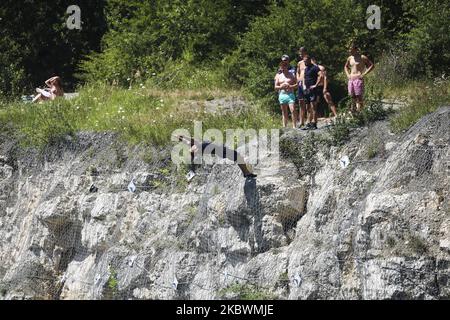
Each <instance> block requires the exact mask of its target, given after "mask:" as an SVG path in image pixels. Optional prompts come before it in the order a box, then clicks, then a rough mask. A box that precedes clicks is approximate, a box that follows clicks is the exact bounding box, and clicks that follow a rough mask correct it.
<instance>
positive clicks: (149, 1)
mask: <svg viewBox="0 0 450 320" xmlns="http://www.w3.org/2000/svg"><path fill="white" fill-rule="evenodd" d="M71 4H72V3H71V1H68V0H55V1H52V2H47V1H38V0H25V1H22V2H17V1H13V0H3V1H2V2H1V4H0V17H1V20H0V37H1V39H2V40H1V42H0V70H1V74H2V78H1V79H0V92H1V93H2V94H3V95H13V96H17V94H19V93H20V92H22V91H23V90H24V89H30V88H32V87H33V86H37V85H39V84H42V82H43V81H44V80H45V79H47V78H48V77H50V76H52V75H54V74H59V75H61V76H62V77H63V80H65V85H66V86H71V85H73V84H74V83H75V82H76V81H75V79H76V77H78V79H82V80H85V81H89V82H92V81H101V82H107V83H115V84H119V85H123V86H126V87H128V86H129V85H130V84H131V85H132V84H133V83H135V82H139V83H143V82H145V81H148V82H149V84H150V85H153V86H158V87H162V88H164V87H166V88H173V87H186V88H192V89H200V88H199V87H198V85H197V84H196V83H195V82H196V81H195V80H194V81H191V82H194V83H191V84H190V83H188V82H189V81H190V80H192V76H193V75H196V76H197V77H203V76H205V75H206V74H208V73H216V75H214V76H211V75H209V76H208V77H212V81H211V82H212V83H214V86H216V85H219V86H221V85H223V86H229V85H234V86H240V85H244V86H245V87H246V88H248V89H249V90H250V92H252V93H253V94H254V95H255V96H257V97H264V96H270V94H271V93H272V92H273V90H272V80H273V75H274V71H275V70H276V67H277V64H278V61H279V57H280V56H281V55H282V54H283V53H287V54H289V55H290V56H291V57H293V58H295V57H296V52H297V49H298V47H299V46H306V47H307V48H308V49H309V50H310V52H311V53H312V54H313V55H315V56H317V58H319V61H320V62H321V63H322V64H324V65H326V66H327V67H328V68H329V73H330V75H331V76H332V77H334V78H336V79H341V80H343V79H342V78H340V77H341V74H342V68H343V64H344V62H345V58H346V56H347V46H348V43H349V42H350V41H352V40H356V41H357V42H358V43H359V44H360V46H361V48H362V51H363V52H364V53H366V54H367V55H368V56H369V57H371V58H372V59H373V60H374V61H376V62H380V61H381V62H383V64H382V65H381V67H382V68H384V69H382V70H383V71H385V70H388V71H389V72H388V75H389V79H388V80H386V79H385V80H386V81H390V80H391V79H394V78H395V77H396V76H398V77H399V78H400V79H404V77H407V78H416V77H426V76H427V77H431V76H433V75H440V74H442V73H443V72H448V70H449V65H450V53H449V49H450V45H449V43H450V41H449V37H448V34H449V31H450V29H449V28H450V27H449V23H448V21H449V20H450V3H448V2H447V1H438V0H431V1H426V2H423V1H420V0H393V1H383V2H381V3H377V2H376V1H375V2H374V1H371V0H370V1H369V0H362V1H354V0H336V1H331V0H315V1H313V0H303V1H298V0H252V1H250V0H248V1H240V0H217V1H211V0H187V1H186V0H145V1H138V0H130V1H123V0H100V1H88V0H84V1H77V4H78V5H79V6H80V7H81V10H82V21H83V29H82V30H69V29H68V28H67V27H66V25H65V22H66V19H67V16H68V14H67V13H66V8H67V7H68V6H69V5H71ZM372 4H376V5H379V6H380V7H381V10H382V13H381V19H382V22H381V29H380V30H369V29H368V28H367V26H366V19H367V18H368V14H367V12H366V9H367V7H368V6H369V5H372ZM100 39H101V42H100ZM392 58H393V59H392ZM380 59H381V60H380ZM294 60H295V59H294ZM391 60H395V61H391ZM293 63H294V62H293ZM80 70H81V71H82V72H81V74H80V73H79V72H78V71H80ZM194 78H195V76H194ZM385 78H386V77H385ZM337 89H338V88H336V90H337ZM336 90H335V91H336Z"/></svg>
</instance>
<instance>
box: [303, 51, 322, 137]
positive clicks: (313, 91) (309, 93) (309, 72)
mask: <svg viewBox="0 0 450 320" xmlns="http://www.w3.org/2000/svg"><path fill="white" fill-rule="evenodd" d="M303 63H304V64H305V69H304V71H303V78H302V85H303V93H304V97H305V103H306V107H307V109H308V124H307V125H306V126H305V127H304V128H302V130H315V129H317V85H318V84H319V72H320V69H319V67H318V66H316V65H314V64H313V63H312V62H311V57H310V56H309V55H305V56H304V57H303Z"/></svg>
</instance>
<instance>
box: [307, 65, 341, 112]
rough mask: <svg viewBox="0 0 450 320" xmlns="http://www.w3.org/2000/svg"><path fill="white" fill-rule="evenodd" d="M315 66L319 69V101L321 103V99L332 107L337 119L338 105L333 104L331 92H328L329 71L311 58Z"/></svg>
mask: <svg viewBox="0 0 450 320" xmlns="http://www.w3.org/2000/svg"><path fill="white" fill-rule="evenodd" d="M311 61H312V63H313V64H315V65H316V66H318V67H319V69H320V72H319V84H318V85H317V95H318V101H317V103H320V99H321V98H323V99H325V101H326V103H327V104H328V106H329V107H330V110H331V112H332V113H333V116H334V118H336V117H337V111H336V105H335V104H334V102H333V98H332V97H331V94H330V92H329V91H328V77H327V70H326V68H325V67H324V66H323V65H320V64H318V63H317V60H316V59H315V58H311Z"/></svg>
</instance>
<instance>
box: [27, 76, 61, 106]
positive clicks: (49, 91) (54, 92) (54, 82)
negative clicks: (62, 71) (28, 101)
mask: <svg viewBox="0 0 450 320" xmlns="http://www.w3.org/2000/svg"><path fill="white" fill-rule="evenodd" d="M45 84H46V86H47V88H45V89H40V88H36V92H37V93H38V94H37V95H36V96H35V97H34V98H33V102H41V101H46V100H55V99H56V98H57V97H63V96H64V91H63V89H62V84H61V78H60V77H58V76H55V77H51V78H50V79H48V80H46V81H45Z"/></svg>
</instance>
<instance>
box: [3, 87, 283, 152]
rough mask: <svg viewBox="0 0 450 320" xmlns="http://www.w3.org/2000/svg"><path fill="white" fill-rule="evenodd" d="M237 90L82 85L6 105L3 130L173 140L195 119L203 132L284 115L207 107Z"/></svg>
mask: <svg viewBox="0 0 450 320" xmlns="http://www.w3.org/2000/svg"><path fill="white" fill-rule="evenodd" d="M237 95H239V92H237V91H235V90H231V89H230V90H224V89H219V88H217V89H215V88H206V89H205V90H189V89H183V90H169V89H146V88H145V86H144V85H140V86H137V87H134V88H132V89H129V90H127V89H120V88H117V87H112V86H109V85H98V84H97V85H91V86H85V87H84V88H81V89H80V91H79V96H78V97H76V98H74V99H71V100H64V99H58V100H56V101H51V102H45V103H43V104H24V103H19V102H16V103H8V104H3V105H1V104H0V131H1V130H2V128H7V127H9V128H12V130H13V131H15V132H20V133H21V134H22V135H21V136H22V138H23V142H25V144H27V145H45V144H48V143H50V142H52V141H54V140H56V139H58V138H60V137H62V136H65V135H67V134H74V133H76V132H79V131H94V132H104V131H114V132H118V133H120V134H121V136H122V137H123V138H124V139H125V140H126V141H128V142H129V143H131V144H136V143H141V142H144V143H148V144H154V145H166V144H168V143H170V139H171V134H172V132H173V131H174V130H175V129H180V128H185V129H188V130H189V131H190V133H191V134H192V133H193V126H194V120H196V121H202V126H203V131H205V130H207V129H210V128H216V129H219V130H222V131H224V130H226V129H237V128H241V129H248V128H254V129H259V128H267V129H270V128H274V127H276V126H277V125H278V123H279V121H278V117H275V116H274V115H273V114H272V113H271V112H270V111H269V110H268V108H267V109H264V108H256V107H252V108H249V109H248V110H244V111H243V112H239V113H237V112H236V113H234V112H230V113H226V114H216V113H210V112H205V111H204V108H202V105H203V104H204V102H205V101H206V100H211V99H213V98H221V97H230V96H237Z"/></svg>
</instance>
